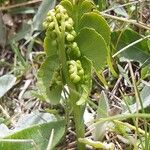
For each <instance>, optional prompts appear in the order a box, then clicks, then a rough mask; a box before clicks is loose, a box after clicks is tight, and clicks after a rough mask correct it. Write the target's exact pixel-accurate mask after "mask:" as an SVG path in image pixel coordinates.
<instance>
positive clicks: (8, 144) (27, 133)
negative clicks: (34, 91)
mask: <svg viewBox="0 0 150 150" xmlns="http://www.w3.org/2000/svg"><path fill="white" fill-rule="evenodd" d="M52 129H54V136H53V142H52V146H51V147H52V148H54V147H55V146H56V144H58V143H59V142H60V140H61V138H62V137H63V135H64V133H65V121H64V120H60V121H53V122H49V123H43V124H40V125H33V126H31V127H29V128H26V129H23V130H21V131H18V132H16V133H14V134H12V135H9V136H7V137H5V138H4V139H1V140H0V149H5V150H10V149H11V150H16V149H19V150H34V149H37V150H41V149H43V150H45V149H46V147H47V145H48V141H49V137H50V134H51V131H52ZM9 139H10V140H9ZM17 140H19V141H17ZM25 141H26V142H25Z"/></svg>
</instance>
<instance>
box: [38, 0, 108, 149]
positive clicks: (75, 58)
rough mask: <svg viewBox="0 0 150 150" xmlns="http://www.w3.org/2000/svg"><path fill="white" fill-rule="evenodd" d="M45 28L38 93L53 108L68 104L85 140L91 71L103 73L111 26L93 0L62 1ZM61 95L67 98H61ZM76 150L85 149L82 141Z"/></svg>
mask: <svg viewBox="0 0 150 150" xmlns="http://www.w3.org/2000/svg"><path fill="white" fill-rule="evenodd" d="M43 26H44V28H45V29H46V36H45V40H44V50H45V53H46V60H45V61H44V63H43V64H42V65H41V67H40V69H39V72H38V89H39V92H40V94H41V95H42V98H43V99H44V100H46V101H47V102H49V103H51V104H53V105H57V104H59V103H60V102H62V101H63V102H64V103H67V105H69V108H70V112H71V114H72V115H73V120H74V123H75V129H76V136H77V139H78V138H81V137H84V136H85V126H84V121H83V114H84V109H85V106H86V103H87V101H86V100H87V98H88V95H89V92H90V90H91V85H92V72H93V70H96V71H100V70H101V69H102V68H103V66H104V65H105V63H106V59H107V54H108V48H109V42H110V30H109V27H108V25H107V23H106V21H105V20H104V19H103V17H102V16H100V15H99V12H98V11H97V10H96V6H95V5H94V3H93V2H92V1H91V0H80V1H78V0H62V1H61V3H60V4H59V5H57V6H56V7H55V8H54V9H52V10H50V11H49V12H48V14H47V17H46V19H45V21H44V23H43ZM66 86H67V87H68V90H66ZM62 93H63V94H64V95H67V96H66V97H65V98H64V97H62V96H61V95H62ZM60 100H61V101H60ZM77 147H78V149H79V150H84V149H85V145H84V144H82V143H79V142H77Z"/></svg>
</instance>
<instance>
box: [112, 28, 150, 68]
mask: <svg viewBox="0 0 150 150" xmlns="http://www.w3.org/2000/svg"><path fill="white" fill-rule="evenodd" d="M140 38H142V37H141V36H140V35H139V34H138V33H136V32H134V31H133V30H131V29H126V30H125V31H124V32H121V31H117V32H113V33H112V43H113V44H114V46H115V44H116V43H117V42H116V41H118V44H117V45H116V46H115V47H116V50H117V51H118V50H120V49H122V48H124V47H125V46H127V45H129V44H131V43H132V42H134V41H136V40H138V39H140ZM119 57H124V58H126V59H129V60H134V61H138V62H140V63H141V64H145V65H146V64H150V59H149V58H150V53H149V47H148V44H147V40H146V39H145V40H143V41H141V42H139V43H137V44H135V45H133V46H131V47H129V48H128V49H126V50H125V51H123V52H122V53H120V54H119Z"/></svg>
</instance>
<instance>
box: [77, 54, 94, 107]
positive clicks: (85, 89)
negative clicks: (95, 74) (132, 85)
mask: <svg viewBox="0 0 150 150" xmlns="http://www.w3.org/2000/svg"><path fill="white" fill-rule="evenodd" d="M81 64H82V67H83V69H84V72H85V78H86V81H84V82H83V83H82V85H81V90H79V92H80V91H82V92H81V97H80V99H79V100H78V101H77V105H82V104H84V103H85V102H86V101H87V99H88V96H89V93H90V91H91V87H92V62H91V61H90V60H89V59H87V58H86V57H83V58H82V59H81Z"/></svg>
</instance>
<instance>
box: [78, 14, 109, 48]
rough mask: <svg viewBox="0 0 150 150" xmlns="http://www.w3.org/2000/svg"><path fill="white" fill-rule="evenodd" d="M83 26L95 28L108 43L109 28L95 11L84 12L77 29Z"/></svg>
mask: <svg viewBox="0 0 150 150" xmlns="http://www.w3.org/2000/svg"><path fill="white" fill-rule="evenodd" d="M84 27H88V28H93V29H95V30H96V31H97V32H98V33H99V34H100V35H101V36H102V37H103V38H104V40H105V41H106V43H107V44H108V45H109V43H110V28H109V26H108V24H107V22H106V20H105V19H104V18H103V17H102V16H101V15H99V14H97V13H95V12H90V13H85V14H84V15H83V16H82V18H81V20H80V24H79V30H81V29H82V28H84Z"/></svg>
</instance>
